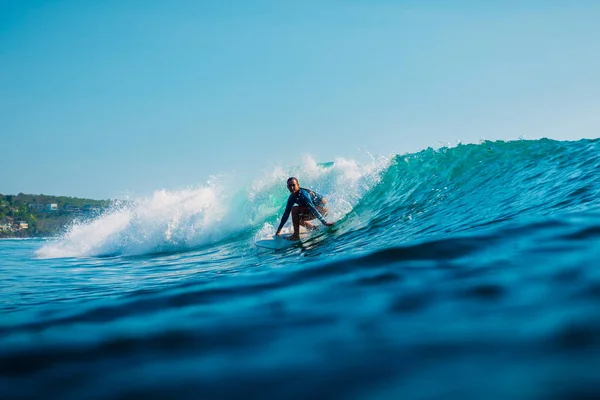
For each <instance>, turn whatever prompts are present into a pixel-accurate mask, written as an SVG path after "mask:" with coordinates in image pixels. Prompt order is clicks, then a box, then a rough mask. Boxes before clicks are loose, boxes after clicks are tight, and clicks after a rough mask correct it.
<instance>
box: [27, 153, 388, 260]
mask: <svg viewBox="0 0 600 400" xmlns="http://www.w3.org/2000/svg"><path fill="white" fill-rule="evenodd" d="M388 163H389V160H388V159H384V158H381V159H373V160H372V162H371V163H369V164H367V165H364V166H361V165H359V164H358V163H357V162H355V161H353V160H346V159H343V158H337V159H336V160H335V161H334V162H333V164H328V165H324V164H319V163H317V162H315V161H314V159H312V158H310V157H305V158H304V159H303V161H302V164H301V165H300V166H297V167H291V168H285V169H284V168H275V169H273V170H272V171H269V172H268V173H265V174H263V175H262V176H261V177H260V178H258V179H256V180H255V181H254V182H252V183H251V184H249V185H248V186H247V187H245V188H244V187H241V188H240V187H239V185H238V184H237V183H236V185H232V184H231V183H232V180H231V178H227V177H212V178H211V179H210V180H209V182H207V184H205V185H203V186H202V187H195V188H185V189H181V190H175V191H167V190H157V191H155V192H154V193H153V194H152V195H151V196H149V197H143V198H139V199H136V200H134V201H132V202H128V203H127V204H115V206H114V207H112V208H111V209H110V210H109V211H107V212H105V213H103V214H102V215H100V216H98V217H97V218H95V219H93V220H91V221H90V220H88V221H80V222H77V223H73V224H72V226H71V227H70V228H69V229H68V231H67V232H66V233H65V234H64V235H63V236H62V237H60V238H58V239H56V240H53V241H50V242H48V243H47V244H46V245H44V246H43V247H42V248H41V249H39V250H38V251H37V255H38V257H41V258H57V257H89V256H92V257H93V256H101V255H142V254H150V253H156V252H165V251H166V252H169V251H176V250H183V249H189V248H195V247H199V246H203V245H210V244H212V243H216V242H219V241H223V240H227V238H229V237H232V236H239V234H240V233H241V232H244V231H249V232H251V231H254V236H255V237H267V236H271V235H273V233H274V230H275V227H276V226H277V225H278V223H279V218H280V217H281V215H280V213H281V212H282V211H283V207H284V206H285V201H286V199H287V196H288V195H289V193H288V192H287V190H286V188H285V182H286V179H287V178H288V177H289V176H292V175H294V176H296V177H298V179H299V180H300V183H301V185H302V186H303V187H308V188H311V189H313V190H315V191H317V192H319V193H321V194H322V195H324V196H325V197H326V198H327V200H328V201H329V209H330V211H329V215H328V217H327V219H329V220H332V221H336V220H339V219H340V218H342V217H344V215H346V214H347V213H348V212H350V211H351V210H352V207H353V206H354V205H355V204H356V202H357V201H358V200H359V199H360V197H361V196H362V195H363V194H364V193H365V191H367V190H368V189H370V188H371V187H372V186H373V185H374V184H376V183H377V181H378V176H379V174H378V172H379V171H380V170H381V169H382V168H385V167H386V166H387V165H388ZM290 220H291V218H290ZM290 222H291V221H290ZM290 222H288V225H289V223H290ZM287 229H288V230H289V228H287Z"/></svg>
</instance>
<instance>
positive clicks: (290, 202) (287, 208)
mask: <svg viewBox="0 0 600 400" xmlns="http://www.w3.org/2000/svg"><path fill="white" fill-rule="evenodd" d="M293 206H294V199H293V198H292V196H290V197H289V198H288V202H287V205H286V206H285V211H284V212H283V217H281V222H280V223H279V227H278V228H277V232H276V233H275V235H279V233H280V232H281V228H283V226H284V225H285V223H286V222H287V220H288V218H289V217H290V212H292V207H293Z"/></svg>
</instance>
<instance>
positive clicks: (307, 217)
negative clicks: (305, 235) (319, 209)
mask: <svg viewBox="0 0 600 400" xmlns="http://www.w3.org/2000/svg"><path fill="white" fill-rule="evenodd" d="M298 215H299V217H300V220H299V222H298V224H299V225H302V226H303V227H305V228H306V229H308V230H309V231H312V230H315V229H317V228H316V227H315V226H314V225H313V224H311V223H310V222H307V221H312V220H313V219H315V218H316V217H315V216H314V215H313V213H312V212H311V211H310V209H309V208H308V207H299V208H298Z"/></svg>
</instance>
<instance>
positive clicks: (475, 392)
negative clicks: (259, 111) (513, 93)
mask: <svg viewBox="0 0 600 400" xmlns="http://www.w3.org/2000/svg"><path fill="white" fill-rule="evenodd" d="M599 152H600V141H598V140H580V141H577V142H557V141H552V140H546V139H544V140H536V141H515V142H484V143H481V144H479V145H459V146H457V147H454V148H442V149H438V150H433V149H428V150H424V151H421V152H419V153H415V154H405V155H396V156H393V157H390V158H377V159H372V160H370V161H368V162H366V163H362V164H361V163H358V162H356V161H353V160H347V159H343V158H339V159H336V160H335V161H334V162H333V163H327V164H318V163H315V162H314V161H312V160H310V159H307V160H305V161H304V162H303V163H302V165H299V166H295V167H290V168H287V169H281V170H279V169H278V170H274V171H268V172H265V173H264V175H263V176H260V177H258V178H256V179H255V180H254V181H253V182H251V183H249V184H248V185H246V186H244V187H240V186H239V182H235V180H234V179H231V178H230V177H227V176H220V177H213V178H211V181H210V182H208V183H207V184H205V185H203V186H199V187H191V188H185V189H182V190H179V191H171V192H169V191H161V190H158V191H156V192H155V193H154V194H153V195H152V196H149V197H147V198H141V199H133V200H132V201H129V202H126V203H121V204H115V205H114V207H113V208H112V209H111V210H109V211H107V212H106V213H105V214H103V215H101V216H99V217H97V218H96V219H94V220H87V221H79V222H78V223H76V224H74V225H73V226H72V227H70V229H69V230H67V231H65V232H64V233H63V234H62V235H61V236H60V237H58V238H55V239H52V240H3V241H0V282H1V283H0V285H1V291H0V311H1V315H2V318H1V319H0V398H2V399H9V398H64V399H81V398H86V399H96V398H97V399H107V398H132V397H143V398H192V399H196V398H246V397H259V398H274V399H281V398H286V399H290V398H292V399H293V398H299V399H300V398H307V397H316V398H344V399H346V398H358V399H361V398H369V399H387V398H391V399H396V398H414V399H435V398H486V399H506V398H517V399H521V398H522V399H531V398H535V399H563V398H595V397H598V396H600V380H599V379H598V372H597V370H598V367H599V366H600V270H599V265H600V263H599V262H598V259H599V256H600V244H599V239H600V207H599V206H600V201H599V200H598V198H599V194H600V175H599V173H598V172H599V171H600V156H599V154H600V153H599ZM289 175H295V176H298V178H299V179H300V183H301V184H302V186H304V187H309V188H312V189H314V190H316V191H318V192H319V193H322V194H323V195H325V196H326V197H327V198H328V199H329V202H330V206H331V211H330V216H331V218H332V219H333V220H336V221H338V222H337V224H336V225H335V227H334V228H332V229H330V230H324V231H320V232H319V233H318V234H317V235H316V236H314V237H312V238H311V239H309V240H307V241H305V242H304V243H302V244H300V245H298V246H296V247H293V248H291V249H289V250H285V251H280V252H272V251H265V250H258V249H257V248H256V247H255V246H254V245H253V243H254V241H255V240H257V239H260V238H266V237H268V236H269V235H271V234H272V233H273V229H274V227H275V226H277V224H278V222H279V217H280V216H281V213H282V211H283V208H284V203H285V199H286V197H287V194H288V192H287V191H286V188H285V179H286V178H287V177H288V176H289Z"/></svg>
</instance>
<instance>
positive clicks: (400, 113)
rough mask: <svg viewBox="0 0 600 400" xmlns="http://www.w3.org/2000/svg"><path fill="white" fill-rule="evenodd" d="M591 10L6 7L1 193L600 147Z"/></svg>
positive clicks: (467, 4) (521, 5) (85, 193)
mask: <svg viewBox="0 0 600 400" xmlns="http://www.w3.org/2000/svg"><path fill="white" fill-rule="evenodd" d="M598 21H600V2H598V1H586V0H579V1H553V0H545V1H542V0H540V1H533V0H531V1H527V0H515V1H511V0H505V1H487V2H486V1H461V0H455V1H446V0H439V1H435V0H431V1H402V0H395V1H392V0H381V1H378V0H355V1H352V0H347V1H333V0H332V1H310V0H307V1H302V2H291V1H290V2H288V1H279V0H276V1H261V0H256V1H245V0H240V1H233V0H232V1H220V0H214V1H201V0H189V1H188V0H171V1H162V0H161V1H157V0H128V1H122V0H104V1H77V0H63V1H61V0H53V1H41V0H28V1H21V0H0V152H1V153H2V161H1V162H0V193H3V194H17V193H19V192H23V193H32V194H41V193H43V194H50V195H67V196H76V197H88V198H96V199H103V198H109V197H119V196H123V195H124V194H130V195H131V194H133V195H144V194H149V193H151V192H152V191H154V190H158V189H168V190H176V189H178V188H182V187H187V186H194V185H202V184H204V183H205V182H206V181H207V179H209V177H210V176H211V175H215V174H223V173H226V174H232V175H234V176H239V179H240V180H243V179H252V178H253V177H257V176H260V174H261V173H265V171H269V170H271V169H273V168H275V167H276V166H282V167H285V166H291V165H297V164H299V163H300V161H301V159H302V158H303V157H305V156H306V155H309V156H311V157H313V158H314V159H315V160H317V161H320V162H325V161H332V160H334V159H335V158H337V157H344V158H346V159H355V158H360V157H363V156H364V155H365V153H367V154H373V155H382V156H387V155H390V154H404V153H411V152H416V151H418V150H421V149H424V148H427V147H434V148H436V147H440V146H443V145H455V144H457V143H458V142H459V141H460V142H462V143H477V142H479V140H481V139H488V140H517V139H519V138H527V139H538V138H542V137H549V138H553V139H558V140H579V139H581V138H596V137H599V136H600V112H599V111H600V24H598Z"/></svg>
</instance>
